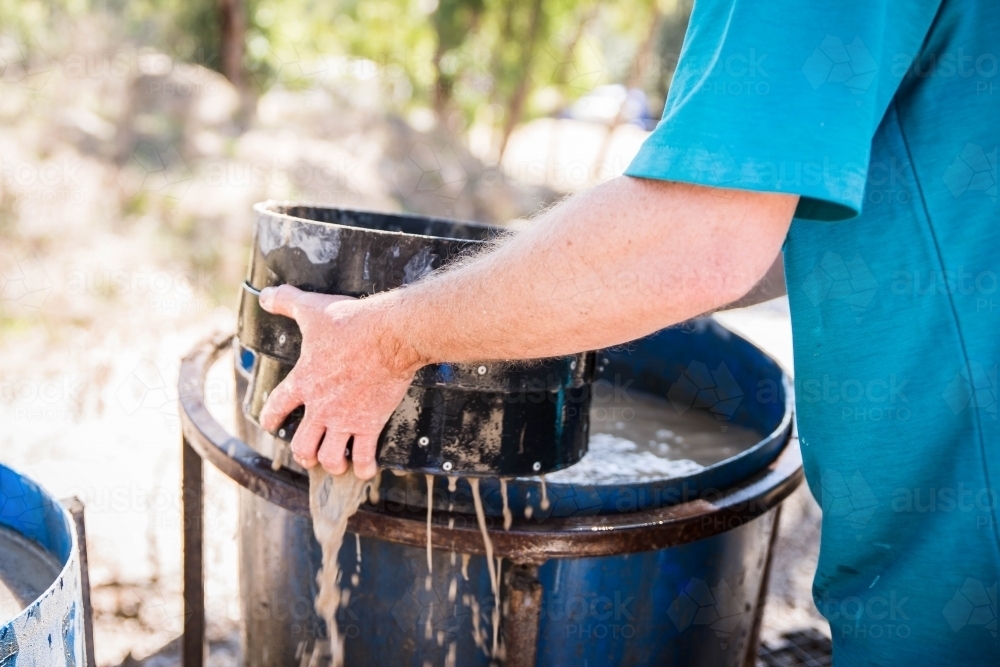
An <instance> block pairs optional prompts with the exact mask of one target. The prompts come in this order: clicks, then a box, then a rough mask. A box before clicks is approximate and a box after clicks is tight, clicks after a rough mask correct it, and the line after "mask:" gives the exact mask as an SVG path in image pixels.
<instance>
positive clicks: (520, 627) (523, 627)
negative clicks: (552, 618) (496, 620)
mask: <svg viewBox="0 0 1000 667" xmlns="http://www.w3.org/2000/svg"><path fill="white" fill-rule="evenodd" d="M508 591H509V592H508V593H507V595H508V598H507V599H508V601H509V603H510V607H509V608H508V610H507V616H506V618H505V619H504V625H503V630H504V640H505V642H504V643H505V644H506V649H507V660H506V662H505V663H504V667H534V665H535V657H536V653H537V651H538V621H539V618H541V613H542V584H541V582H539V581H538V566H537V565H514V566H513V568H511V572H510V585H509V587H508Z"/></svg>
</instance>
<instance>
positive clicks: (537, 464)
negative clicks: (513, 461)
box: [531, 461, 542, 472]
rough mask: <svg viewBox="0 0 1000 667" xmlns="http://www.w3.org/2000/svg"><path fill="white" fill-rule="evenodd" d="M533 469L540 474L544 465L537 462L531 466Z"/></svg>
mask: <svg viewBox="0 0 1000 667" xmlns="http://www.w3.org/2000/svg"><path fill="white" fill-rule="evenodd" d="M531 469H532V470H534V471H535V472H538V471H539V470H541V469H542V463H541V461H535V462H534V463H532V464H531Z"/></svg>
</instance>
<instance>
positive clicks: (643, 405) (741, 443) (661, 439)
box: [546, 389, 762, 484]
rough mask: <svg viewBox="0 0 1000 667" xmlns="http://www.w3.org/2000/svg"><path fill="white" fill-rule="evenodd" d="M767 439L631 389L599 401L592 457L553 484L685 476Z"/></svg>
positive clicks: (554, 476) (552, 478)
mask: <svg viewBox="0 0 1000 667" xmlns="http://www.w3.org/2000/svg"><path fill="white" fill-rule="evenodd" d="M609 391H611V390H610V389H609ZM628 399H630V401H629V400H628ZM761 437H762V436H761V434H760V433H757V432H756V431H754V430H752V429H749V428H745V427H743V426H738V425H736V424H733V423H731V422H729V421H728V420H720V419H719V418H718V417H717V416H716V415H714V414H712V413H711V412H709V411H708V410H698V409H687V410H685V411H684V412H683V413H680V412H678V410H677V409H676V408H675V407H674V406H673V405H672V404H671V403H670V402H669V401H667V400H666V399H662V398H658V397H656V396H653V395H651V394H644V393H641V392H636V391H630V392H628V394H627V399H625V398H623V399H621V400H619V401H616V402H615V403H614V405H601V403H600V402H599V401H595V404H594V405H593V406H592V407H591V409H590V441H589V443H588V451H587V454H586V455H585V456H584V457H583V459H581V461H580V462H579V463H577V464H576V465H573V466H570V467H569V468H566V469H564V470H560V471H557V472H554V473H550V474H548V475H546V478H547V480H548V481H549V482H551V483H553V484H628V483H633V482H637V481H638V482H641V481H649V480H654V479H669V478H672V477H683V476H685V475H690V474H692V473H695V472H698V471H699V470H701V469H702V468H705V467H707V466H710V465H713V464H715V463H719V462H720V461H724V460H726V459H728V458H731V457H733V456H736V455H737V454H739V453H740V452H743V451H745V450H747V449H749V448H750V447H752V446H754V445H755V444H757V443H758V442H760V440H761Z"/></svg>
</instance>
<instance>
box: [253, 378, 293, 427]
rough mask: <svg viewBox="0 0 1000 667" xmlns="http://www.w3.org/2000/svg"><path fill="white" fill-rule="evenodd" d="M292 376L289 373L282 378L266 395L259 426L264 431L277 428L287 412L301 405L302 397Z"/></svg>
mask: <svg viewBox="0 0 1000 667" xmlns="http://www.w3.org/2000/svg"><path fill="white" fill-rule="evenodd" d="M292 377H293V376H292V375H289V376H288V377H286V378H285V379H284V380H282V381H281V383H280V384H279V385H278V386H277V387H275V388H274V391H272V392H271V395H270V396H268V397H267V402H266V403H264V407H263V408H262V409H261V411H260V426H261V428H263V429H264V430H265V431H272V432H273V431H275V430H277V428H278V427H279V426H281V422H283V421H285V417H287V416H288V413H289V412H291V411H292V410H294V409H295V408H297V407H299V406H300V405H302V397H301V396H300V395H299V392H298V390H297V389H296V385H295V382H294V380H293V379H292Z"/></svg>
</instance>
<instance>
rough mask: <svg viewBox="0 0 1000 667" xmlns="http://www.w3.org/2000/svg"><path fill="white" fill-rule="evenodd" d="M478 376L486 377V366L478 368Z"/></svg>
mask: <svg viewBox="0 0 1000 667" xmlns="http://www.w3.org/2000/svg"><path fill="white" fill-rule="evenodd" d="M479 374H480V375H486V366H480V367H479Z"/></svg>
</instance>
